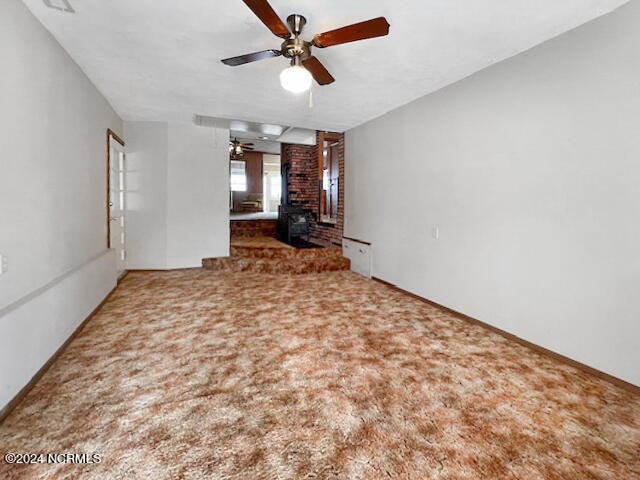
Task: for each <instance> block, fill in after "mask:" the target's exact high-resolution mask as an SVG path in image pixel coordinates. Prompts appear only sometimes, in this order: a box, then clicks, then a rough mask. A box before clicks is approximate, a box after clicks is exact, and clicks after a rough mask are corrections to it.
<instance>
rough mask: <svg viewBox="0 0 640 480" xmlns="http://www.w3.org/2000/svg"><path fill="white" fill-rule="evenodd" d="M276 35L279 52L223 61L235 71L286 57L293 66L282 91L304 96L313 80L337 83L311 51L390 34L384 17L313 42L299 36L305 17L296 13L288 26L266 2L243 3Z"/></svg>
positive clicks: (286, 71)
mask: <svg viewBox="0 0 640 480" xmlns="http://www.w3.org/2000/svg"><path fill="white" fill-rule="evenodd" d="M242 1H243V2H244V3H245V4H246V5H247V6H248V7H249V8H250V9H251V11H252V12H253V13H255V15H256V16H257V17H258V18H259V19H260V20H261V21H262V23H264V24H265V25H266V26H267V28H268V29H269V30H271V32H272V33H273V34H274V35H277V36H278V37H281V38H284V42H282V45H281V47H280V50H275V49H271V50H263V51H261V52H255V53H248V54H246V55H240V56H238V57H231V58H225V59H224V60H221V61H222V63H224V64H225V65H229V66H232V67H236V66H238V65H244V64H245V63H250V62H255V61H257V60H264V59H266V58H272V57H279V56H281V55H282V56H284V57H287V58H290V59H291V66H290V67H289V68H286V69H284V70H283V71H282V73H281V74H280V83H281V84H282V87H283V88H285V89H286V90H289V91H291V92H294V93H300V92H304V91H305V90H308V89H309V88H310V87H311V77H312V76H313V78H314V79H315V81H316V82H318V84H320V85H327V84H329V83H332V82H333V81H334V80H335V79H334V78H333V76H332V75H331V74H330V73H329V72H328V71H327V69H326V68H325V67H324V65H322V63H320V60H318V59H317V58H316V57H314V56H313V55H311V48H312V47H318V48H325V47H331V46H334V45H340V44H343V43H349V42H355V41H357V40H365V39H367V38H375V37H382V36H384V35H387V34H388V33H389V22H387V19H386V18H384V17H378V18H373V19H371V20H366V21H364V22H360V23H354V24H353V25H348V26H346V27H342V28H338V29H335V30H330V31H328V32H324V33H319V34H318V35H316V36H315V37H313V39H312V40H311V41H310V42H307V41H306V40H304V39H302V38H301V37H300V34H301V33H302V29H303V28H304V26H305V24H306V23H307V19H306V18H304V17H303V16H302V15H299V14H297V13H294V14H292V15H289V16H288V17H287V23H288V25H289V26H288V27H287V25H285V24H284V23H283V22H282V20H280V17H278V15H277V14H276V12H275V11H274V10H273V8H272V7H271V5H269V2H268V1H267V0H242Z"/></svg>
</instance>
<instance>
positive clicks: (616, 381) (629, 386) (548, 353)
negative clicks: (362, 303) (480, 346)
mask: <svg viewBox="0 0 640 480" xmlns="http://www.w3.org/2000/svg"><path fill="white" fill-rule="evenodd" d="M371 279H372V280H375V281H376V282H378V283H381V284H383V285H386V286H387V287H389V288H392V289H394V290H397V291H399V292H402V293H404V294H405V295H408V296H410V297H413V298H415V299H417V300H420V301H421V302H424V303H426V304H428V305H431V306H432V307H435V308H438V309H440V310H443V311H445V312H447V313H449V314H451V315H453V316H455V317H456V318H459V319H460V320H464V321H466V322H468V323H471V324H473V325H478V326H480V327H483V328H484V329H486V330H489V331H491V332H493V333H497V334H498V335H500V336H502V337H504V338H506V339H507V340H511V341H514V342H516V343H518V344H520V345H522V346H524V347H527V348H529V349H531V350H533V351H535V352H537V353H539V354H541V355H543V356H545V357H550V358H552V359H554V360H557V361H559V362H562V363H564V364H567V365H570V366H572V367H575V368H577V369H578V370H581V371H583V372H584V373H587V374H589V375H593V376H595V377H598V378H600V379H601V380H604V381H606V382H609V383H611V384H613V385H615V386H616V387H620V388H623V389H624V390H626V391H627V392H629V393H631V394H633V395H637V396H640V386H637V385H634V384H633V383H629V382H627V381H625V380H622V379H621V378H618V377H614V376H613V375H610V374H608V373H605V372H603V371H601V370H598V369H596V368H593V367H590V366H589V365H585V364H584V363H580V362H578V361H577V360H573V359H572V358H569V357H565V356H564V355H561V354H559V353H556V352H554V351H553V350H549V349H547V348H544V347H541V346H540V345H536V344H535V343H532V342H529V341H527V340H524V339H522V338H520V337H517V336H516V335H514V334H512V333H509V332H507V331H505V330H501V329H500V328H498V327H494V326H493V325H489V324H488V323H485V322H482V321H480V320H478V319H476V318H473V317H470V316H468V315H465V314H464V313H460V312H458V311H456V310H453V309H451V308H449V307H445V306H444V305H440V304H439V303H436V302H434V301H432V300H429V299H427V298H424V297H421V296H420V295H416V294H415V293H411V292H408V291H406V290H403V289H402V288H400V287H398V286H397V285H394V284H393V283H389V282H387V281H385V280H382V279H381V278H377V277H371Z"/></svg>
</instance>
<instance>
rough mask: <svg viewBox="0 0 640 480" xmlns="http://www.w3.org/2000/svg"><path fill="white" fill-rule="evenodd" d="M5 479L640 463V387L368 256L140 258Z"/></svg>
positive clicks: (66, 369) (52, 374) (569, 472)
mask: <svg viewBox="0 0 640 480" xmlns="http://www.w3.org/2000/svg"><path fill="white" fill-rule="evenodd" d="M6 452H17V453H76V454H82V453H88V454H94V453H97V454H99V455H100V460H101V461H100V463H93V464H91V463H87V464H69V463H67V464H62V463H61V464H55V463H37V464H34V465H13V466H11V465H7V464H6V463H5V462H3V461H2V460H0V478H1V479H36V478H39V479H79V478H80V479H85V478H86V479H205V478H211V479H389V478H398V479H474V480H475V479H522V480H535V479H567V480H569V479H610V480H614V479H615V480H622V479H624V480H633V479H638V478H640V397H639V396H633V395H632V394H631V393H629V392H627V391H624V390H621V389H619V388H617V387H615V386H613V385H611V384H609V383H606V382H604V381H602V380H600V379H598V378H594V377H591V376H589V375H587V374H585V373H583V372H581V371H577V370H575V369H573V368H572V367H569V366H566V365H563V364H560V363H557V362H555V361H553V360H550V359H548V358H546V357H542V356H539V355H538V354H536V353H533V352H531V351H529V350H527V349H526V348H524V347H522V346H519V345H517V344H513V343H511V342H509V341H508V340H506V339H504V338H502V337H500V336H497V335H495V334H493V333H490V332H487V331H486V330H484V329H482V328H481V327H478V326H473V325H469V324H467V323H465V322H464V321H462V320H459V319H456V318H454V317H452V316H451V315H450V314H448V313H445V312H442V311H439V310H437V309H435V308H433V307H430V306H428V305H426V304H425V303H422V302H420V301H418V300H415V299H413V298H411V297H408V296H406V295H404V294H402V293H399V292H396V291H394V290H392V289H390V288H388V287H386V286H384V285H381V284H378V283H375V282H372V281H369V280H366V279H364V278H362V277H358V276H356V275H355V274H353V273H351V272H328V273H321V274H309V275H297V276H286V275H282V276H277V275H264V274H253V273H236V274H225V273H221V272H212V271H207V270H190V271H175V272H165V273H163V272H147V273H142V272H140V273H131V274H129V275H128V276H127V277H126V278H125V279H124V281H123V282H122V283H121V285H120V286H119V287H118V289H117V290H116V292H115V293H114V294H113V295H112V296H111V298H110V299H109V301H108V302H107V303H106V304H105V305H104V307H103V308H102V310H101V311H100V312H99V313H98V315H97V316H96V317H95V318H94V319H93V320H92V321H91V322H90V323H89V324H88V325H87V326H86V328H85V329H84V331H83V332H82V333H81V334H80V336H79V337H78V338H77V339H76V340H75V341H74V342H73V343H72V344H71V345H70V346H69V348H68V349H67V351H66V352H65V354H64V355H63V356H62V357H61V358H60V359H59V361H58V362H56V363H55V364H54V365H53V367H52V368H51V369H50V371H49V372H48V373H47V374H46V375H45V376H44V377H43V379H42V380H41V381H40V382H39V384H38V385H37V386H36V387H35V389H34V390H33V391H32V392H31V393H30V394H29V395H28V397H27V398H26V399H25V400H24V401H23V402H22V403H21V404H20V405H19V407H18V408H17V409H16V410H15V411H14V412H13V413H12V415H10V416H9V417H8V418H7V419H6V421H5V422H4V423H3V424H2V425H0V454H2V455H4V453H6Z"/></svg>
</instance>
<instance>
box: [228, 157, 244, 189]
mask: <svg viewBox="0 0 640 480" xmlns="http://www.w3.org/2000/svg"><path fill="white" fill-rule="evenodd" d="M230 177H231V191H232V192H246V191H247V164H246V162H245V161H244V160H231V175H230Z"/></svg>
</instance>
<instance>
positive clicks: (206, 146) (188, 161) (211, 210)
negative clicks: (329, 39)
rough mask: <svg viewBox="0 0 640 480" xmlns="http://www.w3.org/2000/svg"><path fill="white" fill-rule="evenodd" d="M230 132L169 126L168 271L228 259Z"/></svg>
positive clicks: (217, 129) (195, 127) (177, 125)
mask: <svg viewBox="0 0 640 480" xmlns="http://www.w3.org/2000/svg"><path fill="white" fill-rule="evenodd" d="M228 144H229V131H228V130H226V129H220V128H207V127H199V126H196V125H193V124H183V125H180V124H174V123H172V124H169V169H168V188H167V198H168V209H167V267H168V268H183V267H200V266H202V259H203V258H205V257H223V256H226V255H229V235H230V232H229V148H228Z"/></svg>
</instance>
